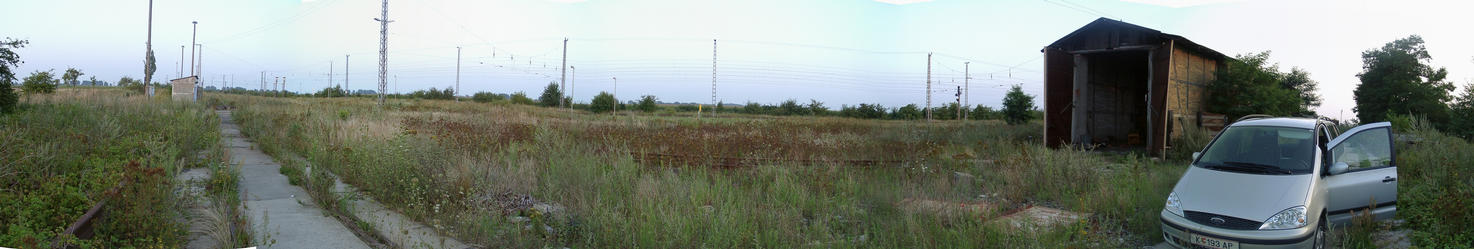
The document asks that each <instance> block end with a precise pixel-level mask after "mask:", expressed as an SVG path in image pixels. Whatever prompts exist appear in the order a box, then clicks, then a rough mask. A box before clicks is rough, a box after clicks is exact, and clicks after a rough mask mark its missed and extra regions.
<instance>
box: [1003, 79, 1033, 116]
mask: <svg viewBox="0 0 1474 249" xmlns="http://www.w3.org/2000/svg"><path fill="white" fill-rule="evenodd" d="M1033 110H1034V96H1030V95H1028V94H1024V87H1023V86H1022V85H1013V89H1010V90H1008V95H1005V96H1003V121H1004V122H1008V124H1010V125H1016V124H1023V123H1027V122H1029V120H1030V119H1033V118H1034V117H1032V116H1033V112H1032V111H1033Z"/></svg>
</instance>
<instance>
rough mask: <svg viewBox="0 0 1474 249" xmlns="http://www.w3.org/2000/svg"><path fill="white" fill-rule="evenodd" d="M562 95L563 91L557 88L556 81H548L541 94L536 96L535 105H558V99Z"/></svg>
mask: <svg viewBox="0 0 1474 249" xmlns="http://www.w3.org/2000/svg"><path fill="white" fill-rule="evenodd" d="M562 96H563V91H560V90H558V83H548V87H547V88H543V95H542V96H538V97H537V105H540V106H546V107H555V106H558V100H559V99H561V98H562Z"/></svg>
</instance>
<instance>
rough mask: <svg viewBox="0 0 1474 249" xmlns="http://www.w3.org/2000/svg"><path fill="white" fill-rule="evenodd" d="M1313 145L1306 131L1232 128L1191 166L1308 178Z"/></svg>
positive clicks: (1275, 128) (1313, 153)
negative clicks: (1295, 175) (1302, 175)
mask: <svg viewBox="0 0 1474 249" xmlns="http://www.w3.org/2000/svg"><path fill="white" fill-rule="evenodd" d="M1314 144H1315V140H1314V139H1313V137H1312V134H1311V130H1309V129H1301V128H1289V127H1273V126H1234V127H1229V128H1228V129H1226V130H1223V133H1222V134H1219V136H1218V139H1217V140H1214V141H1213V143H1212V144H1210V145H1208V149H1207V150H1205V151H1203V154H1202V155H1201V156H1200V157H1199V158H1198V160H1197V162H1195V163H1193V165H1194V166H1198V167H1202V168H1206V169H1212V170H1219V171H1233V172H1240V173H1249V174H1266V175H1292V174H1309V173H1310V172H1311V170H1312V169H1314V168H1312V166H1311V165H1313V164H1314V162H1315V160H1314V159H1315V148H1316V147H1315V145H1314Z"/></svg>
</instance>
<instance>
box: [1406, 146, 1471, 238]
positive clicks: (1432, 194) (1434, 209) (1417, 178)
mask: <svg viewBox="0 0 1474 249" xmlns="http://www.w3.org/2000/svg"><path fill="white" fill-rule="evenodd" d="M1394 124H1396V123H1394ZM1406 129H1408V131H1406V132H1402V131H1399V133H1401V134H1398V135H1401V136H1408V137H1412V138H1414V139H1415V140H1416V142H1399V143H1397V145H1396V146H1399V147H1398V148H1397V156H1396V159H1397V165H1398V172H1397V175H1398V181H1397V183H1398V191H1397V202H1398V203H1397V204H1398V205H1397V206H1398V208H1397V209H1398V210H1397V216H1398V217H1399V218H1402V219H1404V220H1406V221H1407V223H1406V224H1405V227H1407V228H1411V230H1412V233H1411V234H1410V235H1409V238H1410V240H1412V244H1413V245H1414V246H1416V247H1422V248H1470V247H1474V230H1471V227H1474V190H1471V189H1474V181H1470V180H1469V174H1471V173H1470V172H1474V163H1469V162H1474V153H1469V152H1470V151H1474V144H1470V143H1469V141H1467V140H1464V139H1460V138H1457V137H1454V136H1449V135H1447V134H1444V133H1442V132H1439V131H1437V130H1435V129H1433V126H1432V125H1431V124H1430V122H1429V121H1427V119H1424V118H1413V119H1411V121H1410V122H1408V125H1406Z"/></svg>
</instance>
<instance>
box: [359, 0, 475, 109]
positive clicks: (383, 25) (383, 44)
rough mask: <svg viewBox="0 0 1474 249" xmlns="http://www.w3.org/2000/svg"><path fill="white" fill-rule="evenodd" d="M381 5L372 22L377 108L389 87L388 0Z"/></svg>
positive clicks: (382, 102)
mask: <svg viewBox="0 0 1474 249" xmlns="http://www.w3.org/2000/svg"><path fill="white" fill-rule="evenodd" d="M383 3H384V7H383V8H382V9H381V11H382V12H380V17H379V18H374V21H379V106H383V105H384V92H385V91H387V90H388V86H389V85H388V84H387V83H388V81H387V80H388V76H389V22H392V21H390V20H389V0H383ZM457 77H459V76H457ZM396 85H397V83H396Z"/></svg>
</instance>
